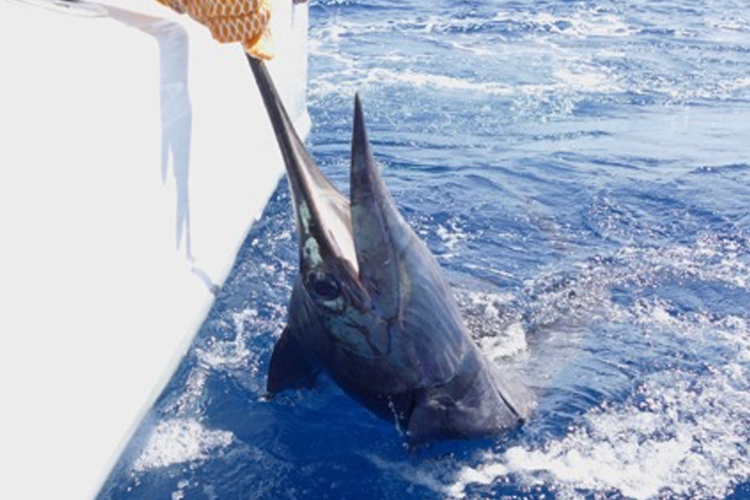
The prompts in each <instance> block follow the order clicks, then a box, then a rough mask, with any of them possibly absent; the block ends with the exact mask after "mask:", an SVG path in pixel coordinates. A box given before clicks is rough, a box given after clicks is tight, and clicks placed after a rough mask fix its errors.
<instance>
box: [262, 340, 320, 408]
mask: <svg viewBox="0 0 750 500" xmlns="http://www.w3.org/2000/svg"><path fill="white" fill-rule="evenodd" d="M317 373H318V368H317V366H316V364H315V363H313V361H312V359H310V353H309V352H308V351H307V349H305V347H304V346H303V345H302V343H301V342H300V340H299V337H298V336H297V334H296V333H295V331H294V330H293V329H292V328H290V327H289V326H287V327H286V328H284V331H283V332H282V334H281V338H279V340H278V342H276V345H275V346H274V348H273V354H271V363H270V366H269V369H268V379H267V381H266V390H267V391H268V392H269V393H271V394H276V393H278V392H281V391H285V390H287V389H303V388H304V389H309V388H311V387H313V386H314V385H315V378H316V375H317Z"/></svg>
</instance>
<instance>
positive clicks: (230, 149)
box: [0, 0, 309, 500]
mask: <svg viewBox="0 0 750 500" xmlns="http://www.w3.org/2000/svg"><path fill="white" fill-rule="evenodd" d="M45 1H46V0H28V1H26V0H0V61H2V64H3V71H2V75H3V76H2V78H1V79H0V137H2V139H0V166H2V168H0V228H2V234H3V236H2V245H0V247H2V250H0V276H2V279H1V280H0V290H1V291H2V295H1V296H2V309H3V311H2V314H0V335H2V339H3V348H2V349H1V350H0V384H2V385H1V386H0V387H1V388H2V393H3V396H4V399H3V411H2V414H1V415H2V416H0V441H2V443H3V446H2V447H0V457H1V458H2V462H3V464H8V465H4V467H6V469H7V467H8V466H9V470H6V472H8V473H7V474H4V480H3V481H2V482H1V483H0V498H14V499H18V500H25V499H29V500H37V499H39V498H55V499H59V500H68V499H70V500H80V499H81V498H84V499H85V498H92V497H93V496H94V494H95V493H96V492H97V491H98V488H99V487H100V486H101V482H102V481H103V480H104V478H105V476H106V475H107V473H108V472H109V468H110V467H111V465H112V464H113V463H114V460H115V459H116V457H117V456H118V454H119V453H120V451H121V449H122V446H123V445H124V444H125V443H126V442H127V440H128V439H129V437H130V436H131V434H132V432H133V429H134V428H135V426H136V425H137V424H138V422H139V421H140V419H141V418H142V416H143V414H144V412H145V411H146V410H147V409H148V408H149V407H150V406H151V404H152V402H153V401H154V399H155V397H156V396H157V395H158V394H159V392H160V391H161V390H162V389H163V386H164V384H165V383H166V381H167V380H168V378H169V376H170V375H171V374H172V373H173V370H174V368H175V366H176V364H177V362H178V361H179V360H180V358H181V357H182V356H183V355H184V352H185V350H186V348H187V346H188V344H189V342H190V340H191V339H192V337H193V336H194V334H195V332H196V331H197V329H198V328H199V326H200V325H201V323H202V322H203V320H204V318H205V315H206V313H207V311H208V310H209V308H210V306H211V304H212V302H213V298H214V293H215V291H216V289H217V287H219V286H220V285H221V284H222V283H223V281H224V279H225V278H226V276H227V274H228V272H229V270H230V269H231V266H232V264H233V262H234V258H235V256H236V253H237V250H238V249H239V247H240V245H241V243H242V241H243V240H244V237H245V236H246V234H247V232H248V230H249V228H250V226H251V225H252V223H253V222H254V221H255V220H256V219H257V218H258V217H259V216H260V215H261V213H262V210H263V208H264V207H265V204H266V202H267V201H268V199H269V197H270V195H271V194H272V192H273V190H274V189H275V187H276V185H277V183H278V180H279V179H280V178H281V176H282V175H283V163H282V160H281V156H280V154H279V152H278V148H277V147H276V146H275V144H276V143H275V140H274V137H273V132H272V129H271V127H270V124H269V123H268V121H267V117H266V113H265V111H264V109H263V106H262V102H261V99H260V96H259V95H258V93H257V90H256V89H255V84H254V82H253V79H252V75H251V73H250V71H249V69H248V68H247V64H246V62H245V60H244V55H243V53H242V50H241V48H240V47H239V45H236V44H235V45H226V46H224V45H219V44H218V43H216V42H215V41H214V40H213V39H211V37H210V34H209V33H208V31H207V30H206V29H205V28H203V27H202V26H199V25H197V24H196V23H194V22H193V21H191V20H190V19H189V18H187V17H186V16H181V15H178V14H176V13H173V12H171V11H169V10H168V9H166V8H164V7H162V6H160V5H159V4H157V3H156V2H154V1H153V0H127V1H121V0H110V1H108V2H107V3H101V4H95V5H94V4H83V3H82V2H76V4H78V7H80V8H82V10H78V11H76V10H75V9H73V10H69V11H68V12H65V11H64V10H65V7H63V8H62V9H63V10H62V11H61V10H60V9H61V8H60V7H55V6H54V5H49V4H53V3H54V2H48V5H41V6H40V4H44V2H45ZM57 3H60V2H57ZM92 5H93V7H92V8H90V9H88V10H86V8H85V7H86V6H92ZM47 7H50V8H47ZM274 8H275V10H274V18H273V29H274V32H275V34H276V48H277V57H276V59H275V60H274V61H273V62H272V64H271V68H272V71H273V72H274V73H275V74H276V76H277V80H278V81H279V82H280V84H281V92H282V95H283V97H284V99H285V101H286V103H287V106H288V108H289V109H290V112H291V114H292V115H293V116H294V119H295V123H296V125H297V127H298V129H299V130H300V131H301V133H302V134H306V133H307V130H308V129H309V118H308V115H307V110H306V105H305V92H306V72H307V67H306V56H307V52H306V34H307V5H306V4H304V3H293V2H292V1H291V0H289V1H287V0H277V1H275V3H274Z"/></svg>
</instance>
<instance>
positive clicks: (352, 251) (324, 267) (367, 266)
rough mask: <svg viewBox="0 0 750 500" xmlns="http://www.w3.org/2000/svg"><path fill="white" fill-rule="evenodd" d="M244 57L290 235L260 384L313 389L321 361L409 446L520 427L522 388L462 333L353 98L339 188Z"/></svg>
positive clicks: (262, 72) (525, 402) (260, 72)
mask: <svg viewBox="0 0 750 500" xmlns="http://www.w3.org/2000/svg"><path fill="white" fill-rule="evenodd" d="M248 60H249V62H250V65H251V68H252V71H253V73H254V76H255V79H256V82H257V85H258V87H259V89H260V92H261V95H262V98H263V101H264V104H265V107H266V110H267V112H268V115H269V117H270V121H271V124H272V126H273V129H274V132H275V135H276V139H277V141H278V146H279V148H280V149H281V153H282V156H283V159H284V163H285V166H286V174H287V178H288V181H289V188H290V190H291V195H292V203H293V206H294V214H295V219H296V227H297V233H298V241H299V270H298V273H297V275H296V279H295V281H294V285H293V289H292V293H291V298H290V300H289V307H288V318H287V325H286V328H285V329H284V330H283V333H282V334H281V337H280V338H279V340H278V342H277V343H276V345H275V347H274V349H273V353H272V355H271V360H270V365H269V371H268V378H267V391H268V393H269V394H270V395H273V394H276V393H279V392H282V391H285V390H288V389H293V388H305V387H312V386H313V385H314V383H315V380H316V378H317V377H318V376H319V374H320V372H322V371H325V372H327V373H328V374H329V375H330V377H331V378H332V379H333V380H334V381H335V382H336V383H337V384H338V385H339V386H340V387H341V388H342V389H343V390H344V391H345V392H346V393H347V394H348V395H350V396H351V397H352V398H353V399H354V400H356V401H358V402H359V403H360V404H361V405H363V406H364V407H365V408H367V409H368V410H370V411H371V412H372V413H374V414H375V415H377V416H379V417H382V418H384V419H386V420H390V421H392V422H395V423H396V424H397V425H398V427H399V428H400V429H402V430H403V432H404V433H405V437H406V439H407V442H408V443H409V444H410V445H414V446H419V445H422V444H425V443H429V442H433V441H437V440H443V439H470V438H477V437H489V436H495V435H498V434H502V433H505V432H507V431H509V430H511V429H514V428H516V427H518V426H519V425H521V424H522V423H523V422H524V421H525V420H526V419H528V417H529V414H530V412H531V408H532V406H533V398H532V397H530V396H529V394H530V393H529V392H528V390H527V389H526V388H524V387H523V386H521V385H520V384H519V383H517V381H516V379H515V378H512V377H510V376H509V374H507V373H505V372H502V373H501V371H500V370H499V369H498V367H497V366H495V365H493V364H492V363H491V362H490V361H489V360H488V359H487V358H486V357H485V356H484V355H483V354H482V352H481V351H480V350H479V348H478V347H477V345H476V344H475V343H474V341H473V340H472V338H471V336H470V334H469V332H468V330H467V329H466V326H465V325H464V322H463V320H462V318H461V314H460V311H459V308H458V305H457V303H456V300H455V298H454V296H453V293H452V291H451V288H450V286H449V285H448V283H447V281H446V280H445V278H444V277H443V274H442V272H441V270H440V266H439V265H438V263H437V261H436V260H435V258H434V257H433V255H432V254H431V253H430V251H429V249H428V248H427V246H426V245H425V244H424V243H423V242H422V240H421V239H420V238H419V237H418V236H417V234H416V233H415V232H414V230H413V229H412V228H411V227H410V226H409V224H408V223H407V222H406V220H405V219H404V218H403V217H402V216H401V214H400V213H399V211H398V209H397V208H396V205H395V203H394V201H393V199H392V197H391V195H390V193H389V191H388V189H387V188H386V185H385V183H384V182H383V179H382V177H381V174H380V171H379V168H378V165H377V163H376V161H375V159H374V157H373V153H372V151H371V148H370V144H369V141H368V138H367V131H366V129H365V120H364V112H363V109H362V102H361V100H360V98H359V96H358V95H357V96H355V99H354V127H353V137H352V146H351V177H350V196H349V197H348V198H347V197H345V196H344V195H343V194H341V192H340V191H339V190H338V189H337V188H336V187H335V186H334V185H333V184H332V183H331V181H330V180H329V179H328V178H327V177H326V176H325V175H324V174H323V173H322V172H321V171H320V169H319V168H318V167H317V166H316V164H315V162H314V161H313V159H312V157H311V156H310V154H309V153H308V152H307V150H306V148H305V145H304V143H303V142H302V141H301V140H300V138H299V137H298V135H297V134H296V132H295V130H294V127H293V125H292V122H291V121H290V119H289V116H288V115H287V113H286V110H285V109H284V106H283V103H282V101H281V99H280V97H279V95H278V93H277V91H276V89H275V87H274V84H273V81H272V78H271V76H270V74H269V73H268V71H267V68H266V67H265V65H264V63H263V62H261V61H258V60H256V59H254V58H252V57H248Z"/></svg>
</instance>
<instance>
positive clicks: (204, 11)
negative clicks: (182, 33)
mask: <svg viewBox="0 0 750 500" xmlns="http://www.w3.org/2000/svg"><path fill="white" fill-rule="evenodd" d="M157 1H158V2H160V3H162V4H164V5H166V6H167V7H170V8H172V9H174V10H176V11H177V12H180V13H184V12H187V13H188V14H189V15H190V17H192V18H193V19H195V20H196V21H198V22H199V23H201V24H203V25H204V26H207V27H208V29H210V30H211V34H212V35H213V37H214V38H215V39H216V40H218V41H220V42H222V43H228V42H242V45H243V46H244V47H245V50H246V51H247V52H248V53H249V54H250V55H252V56H254V57H257V58H258V59H271V58H272V57H273V43H272V39H271V31H270V29H269V27H268V23H269V21H270V20H271V0H157Z"/></svg>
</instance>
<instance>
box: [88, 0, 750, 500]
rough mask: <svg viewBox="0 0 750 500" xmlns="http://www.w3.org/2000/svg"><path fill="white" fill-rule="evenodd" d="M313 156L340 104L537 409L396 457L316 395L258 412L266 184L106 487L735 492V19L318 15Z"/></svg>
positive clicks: (742, 202) (739, 323) (339, 121)
mask: <svg viewBox="0 0 750 500" xmlns="http://www.w3.org/2000/svg"><path fill="white" fill-rule="evenodd" d="M310 50H311V57H310V70H311V74H310V99H309V104H310V112H311V115H312V118H313V122H314V128H313V131H312V135H311V139H310V149H311V151H312V153H313V155H314V156H315V158H316V160H317V161H318V162H319V163H320V165H321V166H322V167H323V169H324V171H325V172H326V173H327V174H328V175H329V176H330V177H331V178H332V179H334V180H335V181H336V182H338V183H339V184H340V185H341V186H342V188H343V189H346V182H347V177H348V155H349V136H350V133H351V132H350V127H351V113H352V99H353V95H354V92H360V93H361V95H362V96H363V99H364V104H365V110H366V114H367V118H368V125H369V132H370V138H371V140H372V142H373V148H374V151H375V154H376V156H377V157H378V159H379V161H380V162H381V164H382V166H383V169H384V177H385V180H386V182H387V184H388V185H389V187H390V188H391V190H392V192H393V196H394V198H395V200H396V202H397V204H398V205H399V207H400V209H401V210H402V211H403V213H404V214H405V215H406V217H407V218H408V220H409V221H410V222H411V224H413V226H414V227H415V228H416V229H417V230H418V232H419V233H420V234H421V236H422V237H423V238H424V240H425V241H426V242H427V244H428V246H429V247H430V248H431V249H432V250H433V252H434V253H435V254H436V255H437V257H438V260H439V261H440V263H441V264H442V265H443V266H444V268H445V271H446V273H447V275H448V277H449V278H450V280H451V282H452V284H453V285H454V288H455V292H456V294H457V297H458V299H459V302H460V304H461V307H462V309H463V310H464V313H465V319H466V321H467V323H468V324H469V325H470V328H471V331H472V333H473V335H474V336H475V337H476V339H477V342H478V343H479V345H480V346H481V348H482V349H483V350H484V352H485V353H486V354H487V356H488V357H490V358H491V359H493V360H496V361H497V362H498V363H506V364H509V365H512V366H513V367H515V368H516V369H517V370H518V371H519V372H520V373H521V375H522V376H523V378H524V379H525V380H526V381H527V383H528V384H529V385H530V386H531V387H533V388H534V389H535V390H536V391H537V392H538V394H539V406H538V408H537V410H536V412H535V415H534V417H533V419H532V420H531V421H530V422H529V423H528V424H527V425H526V426H525V427H523V428H522V429H521V431H519V432H518V433H516V434H513V435H511V436H506V437H504V438H500V439H497V440H485V441H476V442H465V443H457V442H454V443H443V444H440V445H437V446H435V447H433V448H431V449H428V450H425V451H422V452H420V453H416V454H414V453H409V452H408V451H406V450H405V449H404V447H403V444H402V439H401V438H400V436H399V434H398V432H397V430H396V429H395V428H394V427H393V426H392V425H390V424H388V423H386V422H383V421H380V420H378V419H377V418H375V417H373V416H372V415H370V414H369V413H368V412H367V411H365V410H364V409H362V408H360V407H359V406H358V405H357V404H356V403H354V402H353V401H351V400H350V399H349V398H348V397H346V396H345V395H343V394H342V393H341V391H340V390H339V389H338V388H337V387H336V386H335V385H334V384H333V383H331V382H330V381H325V380H324V381H323V382H322V383H321V384H320V386H319V387H318V388H316V389H315V390H313V391H311V392H299V393H291V394H286V395H284V396H282V397H279V398H277V399H276V400H274V401H272V402H268V401H265V400H264V399H263V397H262V395H263V392H264V391H263V389H264V385H265V374H266V368H267V363H268V358H269V355H270V352H271V348H272V346H273V343H274V341H275V339H276V338H277V337H278V335H279V334H280V332H281V329H282V328H283V326H284V315H285V310H286V302H287V299H288V295H289V291H290V286H291V280H292V278H293V275H294V272H295V269H296V257H297V254H296V248H295V245H296V237H295V233H294V227H293V220H292V218H291V208H290V204H289V196H288V193H287V189H286V184H285V183H282V185H281V186H279V188H278V190H277V192H276V194H275V195H274V197H273V200H272V202H271V203H270V205H269V206H268V208H267V210H266V213H265V215H264V216H263V218H262V220H261V221H260V222H258V223H257V224H256V225H255V227H254V228H253V230H252V232H251V234H250V235H249V237H248V240H247V242H246V244H245V245H244V247H243V248H242V250H241V252H240V255H239V258H238V261H237V264H236V266H235V269H234V270H233V272H232V274H231V276H230V278H229V280H228V282H227V283H226V284H225V286H224V287H223V289H222V290H221V293H220V296H219V298H218V300H217V303H216V306H215V307H214V309H213V310H212V311H211V313H210V316H209V318H208V320H207V321H206V323H205V325H204V326H203V328H202V329H201V331H200V333H199V335H198V336H197V338H196V340H195V342H194V345H193V347H192V348H191V350H190V352H189V354H188V356H187V357H186V359H185V360H184V361H183V362H182V364H181V365H180V367H179V369H178V371H177V373H176V375H175V376H174V378H173V379H172V381H171V382H170V384H169V386H168V387H167V389H166V391H165V393H164V394H163V395H162V396H161V398H160V399H159V401H158V403H157V404H156V406H155V407H154V408H153V410H152V411H151V414H150V415H149V417H148V418H147V419H146V420H145V421H144V422H143V424H142V425H141V428H140V430H139V432H138V434H137V436H136V438H135V439H134V440H133V442H132V443H131V444H130V446H129V447H128V450H127V453H126V454H125V455H124V457H123V458H122V460H121V462H120V464H119V466H118V468H117V469H116V470H115V471H114V472H113V475H112V477H111V478H110V481H109V482H108V484H107V486H106V488H105V490H104V491H103V492H102V494H101V495H100V497H101V498H102V499H105V498H106V499H134V498H138V499H140V498H148V499H162V498H164V499H170V500H181V499H186V500H187V499H189V500H193V499H196V500H197V499H201V500H202V499H210V500H214V499H221V500H223V499H303V498H304V499H307V498H315V499H317V498H330V499H370V498H372V499H394V500H396V499H399V500H401V499H406V500H409V499H448V498H470V499H480V498H482V499H485V498H537V499H543V498H544V499H549V498H559V499H572V498H581V499H583V498H586V499H600V498H608V499H609V498H611V499H618V498H636V499H639V500H646V499H662V498H664V499H682V498H685V499H687V498H691V499H700V500H703V499H722V498H729V499H736V500H739V499H745V500H747V499H750V232H749V229H750V209H749V208H748V201H749V200H750V4H748V3H747V2H745V1H744V0H742V1H739V0H737V1H734V0H712V1H708V2H707V1H693V0H671V1H669V0H668V1H659V2H649V1H646V0H623V1H614V0H612V1H596V2H594V1H581V2H570V1H540V0H535V1H534V2H520V1H462V2H459V1H455V0H454V1H446V0H399V1H396V0H391V1H386V0H361V1H358V0H317V1H313V2H311V46H310Z"/></svg>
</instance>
